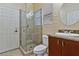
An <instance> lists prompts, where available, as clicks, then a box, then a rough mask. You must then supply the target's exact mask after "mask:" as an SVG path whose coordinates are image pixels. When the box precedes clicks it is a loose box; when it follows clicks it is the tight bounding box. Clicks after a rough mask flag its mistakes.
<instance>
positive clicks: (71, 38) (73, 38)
mask: <svg viewBox="0 0 79 59" xmlns="http://www.w3.org/2000/svg"><path fill="white" fill-rule="evenodd" d="M48 35H50V36H52V37H57V38H63V39H66V40H73V41H79V36H64V35H63V36H62V35H56V34H54V35H53V34H48Z"/></svg>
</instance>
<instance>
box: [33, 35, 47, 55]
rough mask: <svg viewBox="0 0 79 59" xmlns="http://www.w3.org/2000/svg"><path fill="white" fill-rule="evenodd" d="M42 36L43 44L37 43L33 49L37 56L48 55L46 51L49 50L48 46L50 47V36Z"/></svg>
mask: <svg viewBox="0 0 79 59" xmlns="http://www.w3.org/2000/svg"><path fill="white" fill-rule="evenodd" d="M42 38H43V44H40V45H37V46H36V47H35V48H34V50H33V52H34V54H35V55H37V56H44V55H47V54H46V51H47V47H48V36H47V35H43V37H42Z"/></svg>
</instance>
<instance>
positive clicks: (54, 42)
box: [48, 36, 62, 56]
mask: <svg viewBox="0 0 79 59" xmlns="http://www.w3.org/2000/svg"><path fill="white" fill-rule="evenodd" d="M60 43H61V40H60V39H59V38H56V37H52V36H49V49H48V50H49V53H48V54H49V56H60V55H61V48H62V47H61V44H60Z"/></svg>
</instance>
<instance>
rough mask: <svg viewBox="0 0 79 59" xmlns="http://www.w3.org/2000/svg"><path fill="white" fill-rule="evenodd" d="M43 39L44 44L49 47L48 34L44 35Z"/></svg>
mask: <svg viewBox="0 0 79 59" xmlns="http://www.w3.org/2000/svg"><path fill="white" fill-rule="evenodd" d="M42 39H43V44H44V45H45V46H47V47H48V35H43V36H42Z"/></svg>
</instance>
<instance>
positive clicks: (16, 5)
mask: <svg viewBox="0 0 79 59" xmlns="http://www.w3.org/2000/svg"><path fill="white" fill-rule="evenodd" d="M0 7H9V8H14V9H22V10H25V4H24V3H0Z"/></svg>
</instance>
